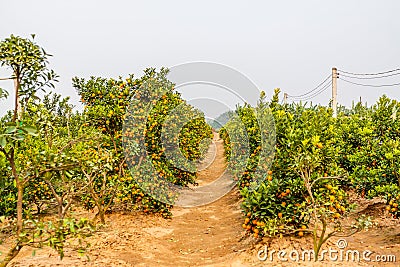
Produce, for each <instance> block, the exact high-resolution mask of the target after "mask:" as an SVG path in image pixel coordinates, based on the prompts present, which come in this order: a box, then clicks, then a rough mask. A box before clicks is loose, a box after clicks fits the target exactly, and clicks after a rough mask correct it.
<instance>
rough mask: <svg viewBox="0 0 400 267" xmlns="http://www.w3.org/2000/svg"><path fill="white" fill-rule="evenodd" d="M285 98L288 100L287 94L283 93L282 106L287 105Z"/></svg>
mask: <svg viewBox="0 0 400 267" xmlns="http://www.w3.org/2000/svg"><path fill="white" fill-rule="evenodd" d="M287 98H288V94H287V93H284V94H283V104H285V105H286V104H287Z"/></svg>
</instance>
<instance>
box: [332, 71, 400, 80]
mask: <svg viewBox="0 0 400 267" xmlns="http://www.w3.org/2000/svg"><path fill="white" fill-rule="evenodd" d="M339 75H340V76H343V77H347V78H351V79H358V80H373V79H381V78H387V77H392V76H396V75H400V72H398V73H391V74H387V75H382V76H377V77H375V76H373V77H370V76H367V77H359V76H351V75H347V74H342V73H339Z"/></svg>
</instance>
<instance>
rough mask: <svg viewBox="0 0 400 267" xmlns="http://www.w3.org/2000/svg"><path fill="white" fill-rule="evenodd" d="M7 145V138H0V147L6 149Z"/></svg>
mask: <svg viewBox="0 0 400 267" xmlns="http://www.w3.org/2000/svg"><path fill="white" fill-rule="evenodd" d="M6 145H7V139H6V137H5V136H4V135H2V136H0V146H1V147H3V148H4V147H6Z"/></svg>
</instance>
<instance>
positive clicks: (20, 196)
mask: <svg viewBox="0 0 400 267" xmlns="http://www.w3.org/2000/svg"><path fill="white" fill-rule="evenodd" d="M14 154H15V151H14V149H11V151H10V159H9V160H10V165H11V172H12V175H13V177H14V179H15V184H16V186H17V192H18V196H17V235H19V234H20V233H21V231H22V227H23V225H22V211H23V207H22V200H23V197H24V185H23V183H21V181H20V180H19V176H18V172H17V168H16V166H15V160H14Z"/></svg>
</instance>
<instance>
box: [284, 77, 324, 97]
mask: <svg viewBox="0 0 400 267" xmlns="http://www.w3.org/2000/svg"><path fill="white" fill-rule="evenodd" d="M331 77H332V75H329V76H328V77H326V79H325V80H323V81H322V82H321V83H320V84H318V85H317V86H316V87H315V88H314V89H312V90H310V91H308V92H306V93H304V94H301V95H288V97H290V98H302V97H307V95H309V94H311V93H313V92H314V91H316V90H318V88H319V87H321V86H322V85H323V84H324V83H325V82H326V81H327V80H328V79H330V78H331Z"/></svg>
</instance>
